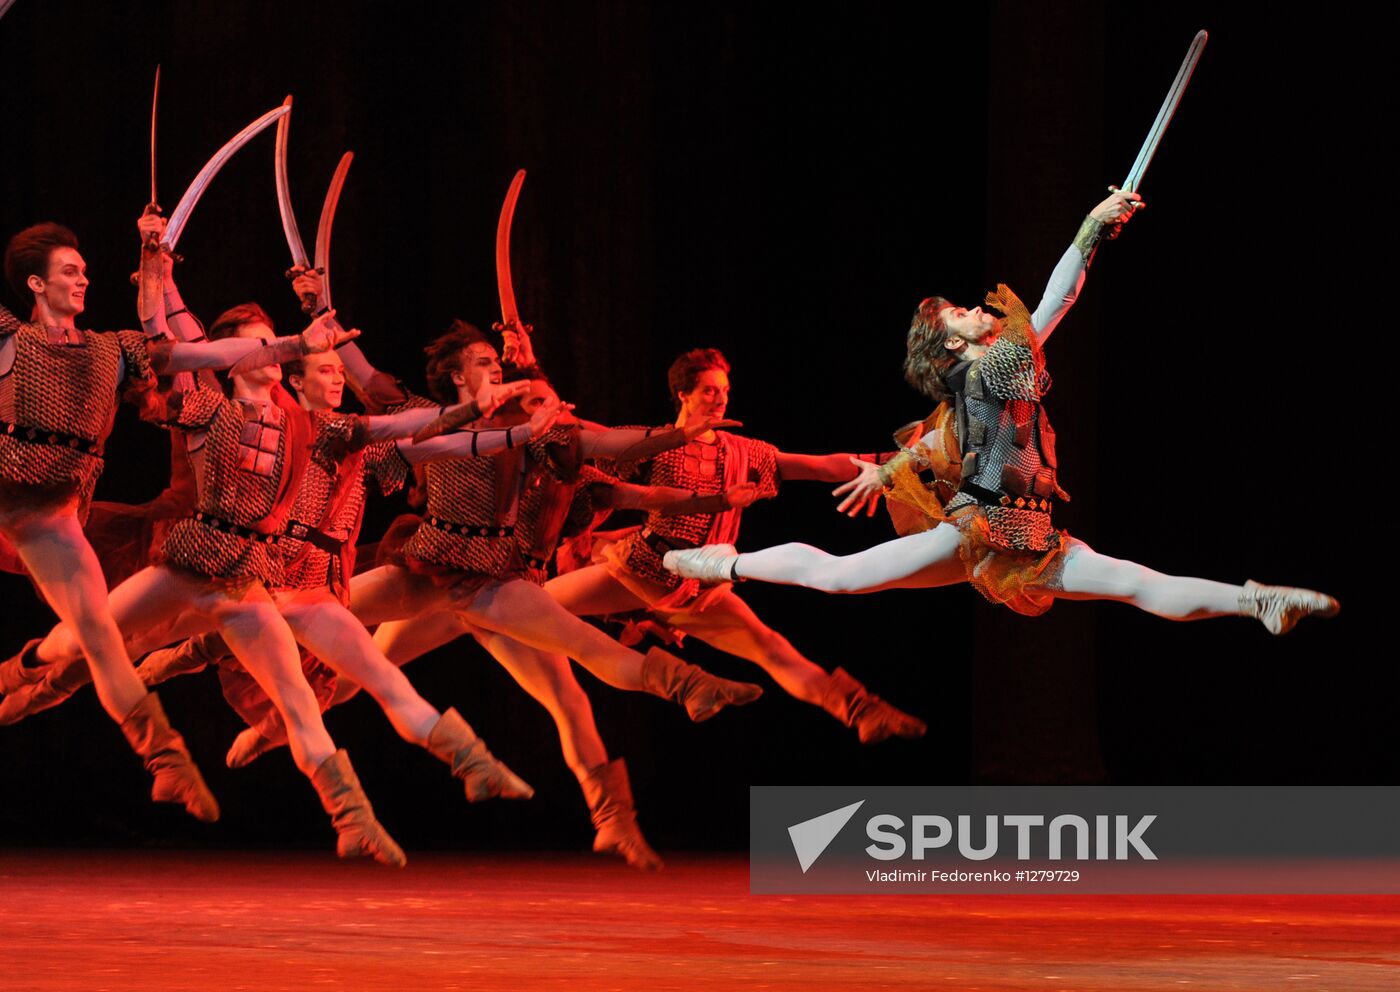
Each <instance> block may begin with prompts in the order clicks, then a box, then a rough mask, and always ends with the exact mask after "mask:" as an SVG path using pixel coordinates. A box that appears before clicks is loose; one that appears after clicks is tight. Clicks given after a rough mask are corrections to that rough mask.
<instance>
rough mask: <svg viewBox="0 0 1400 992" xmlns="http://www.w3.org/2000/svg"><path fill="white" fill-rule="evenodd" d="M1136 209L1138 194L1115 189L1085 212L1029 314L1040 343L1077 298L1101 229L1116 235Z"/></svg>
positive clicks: (1140, 202)
mask: <svg viewBox="0 0 1400 992" xmlns="http://www.w3.org/2000/svg"><path fill="white" fill-rule="evenodd" d="M1140 206H1142V197H1140V196H1138V194H1136V193H1125V192H1123V191H1122V190H1117V191H1115V192H1113V193H1112V194H1110V195H1109V197H1108V198H1107V199H1106V200H1104V201H1103V202H1102V203H1100V204H1099V205H1098V206H1096V207H1094V209H1093V210H1091V211H1089V215H1088V216H1087V217H1085V218H1084V223H1083V224H1081V225H1080V226H1079V231H1078V233H1077V234H1075V236H1074V241H1073V243H1071V244H1070V246H1069V247H1068V248H1066V249H1065V253H1064V254H1063V255H1061V256H1060V261H1059V262H1058V263H1056V265H1055V268H1054V270H1053V271H1052V272H1051V273H1050V281H1049V282H1048V283H1047V284H1046V286H1045V293H1044V295H1042V296H1041V298H1040V305H1039V306H1038V307H1036V308H1035V313H1033V314H1031V326H1032V327H1034V328H1035V333H1036V337H1037V338H1039V339H1040V343H1041V344H1044V343H1045V342H1046V340H1047V339H1048V338H1049V337H1050V334H1051V332H1053V331H1054V330H1055V328H1056V327H1057V326H1058V325H1059V323H1060V321H1061V320H1062V319H1064V316H1065V314H1067V313H1069V308H1070V307H1072V306H1074V301H1075V300H1076V299H1078V298H1079V290H1080V288H1081V287H1082V286H1083V285H1084V275H1085V273H1086V272H1087V271H1088V268H1089V259H1090V258H1092V257H1093V251H1094V246H1095V245H1097V244H1098V242H1099V239H1100V238H1101V237H1102V236H1103V232H1104V230H1105V229H1111V230H1113V231H1114V232H1116V231H1117V230H1118V229H1120V228H1121V227H1122V226H1123V225H1124V224H1126V223H1127V222H1128V221H1129V220H1130V219H1131V218H1132V216H1133V213H1134V211H1136V210H1137V209H1138V208H1139V207H1140Z"/></svg>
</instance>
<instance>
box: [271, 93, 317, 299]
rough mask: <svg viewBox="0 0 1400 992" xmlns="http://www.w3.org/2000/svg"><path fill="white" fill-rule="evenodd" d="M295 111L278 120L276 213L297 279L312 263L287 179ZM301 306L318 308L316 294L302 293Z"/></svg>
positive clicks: (291, 271) (291, 273) (291, 274)
mask: <svg viewBox="0 0 1400 992" xmlns="http://www.w3.org/2000/svg"><path fill="white" fill-rule="evenodd" d="M291 105H292V97H291V94H290V93H289V94H287V99H285V100H283V101H282V106H284V107H291ZM291 124H292V115H291V114H288V115H287V116H286V117H283V118H282V119H281V120H279V121H278V122H277V144H276V148H275V150H274V153H273V163H272V164H273V173H274V178H275V180H276V183H277V213H278V214H279V215H280V216H281V218H282V234H283V235H284V236H285V237H286V239H287V247H288V248H289V249H290V250H291V253H292V267H291V268H290V269H288V270H287V278H288V279H295V278H296V277H297V275H298V273H299V272H304V271H305V270H306V269H308V268H310V267H311V263H310V262H309V261H307V258H306V248H305V247H304V246H303V245H302V243H301V232H300V231H299V230H297V216H296V213H295V212H294V211H293V210H292V187H291V183H290V182H289V181H288V179H287V133H288V132H289V131H290V130H291ZM301 308H302V310H304V311H305V312H306V313H312V312H313V311H315V309H316V297H315V296H313V295H312V294H310V293H303V294H302V297H301Z"/></svg>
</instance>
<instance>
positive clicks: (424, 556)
mask: <svg viewBox="0 0 1400 992" xmlns="http://www.w3.org/2000/svg"><path fill="white" fill-rule="evenodd" d="M578 430H579V429H578V425H576V424H559V425H556V426H554V427H552V428H551V429H550V430H548V431H547V432H545V433H544V434H542V435H540V436H539V437H535V438H532V439H531V440H530V441H529V442H527V443H526V444H525V445H524V446H522V447H517V448H513V449H507V450H506V451H503V452H501V453H499V454H495V455H488V456H484V457H480V458H454V459H447V460H442V461H430V462H428V463H427V465H426V466H425V470H426V474H427V477H428V506H427V512H426V514H425V516H424V520H423V522H422V523H421V524H420V525H419V527H418V529H417V530H416V531H415V532H414V533H413V536H412V537H410V538H409V539H408V541H407V542H406V543H405V544H404V547H403V553H404V555H405V556H407V557H409V558H413V559H417V560H418V561H420V562H423V563H425V564H428V565H435V566H440V567H445V568H450V569H453V570H456V571H459V572H467V573H470V574H473V575H481V576H489V577H492V578H500V577H505V576H522V575H529V576H530V577H531V578H534V579H539V578H541V577H542V575H541V574H532V573H536V572H538V570H537V569H532V568H531V566H530V564H529V558H530V555H529V553H528V550H522V547H521V544H520V539H521V538H523V539H524V540H525V541H526V546H527V549H528V546H529V544H530V543H532V538H533V536H534V535H533V534H532V533H531V528H532V527H535V526H537V524H536V521H537V520H538V518H539V514H540V513H541V512H542V511H543V509H544V507H545V504H544V502H543V501H542V499H548V498H549V496H548V495H547V491H549V490H552V489H553V488H554V484H555V483H557V482H558V481H560V479H561V477H562V475H566V474H569V473H570V471H572V472H573V473H575V474H576V473H577V466H576V465H575V466H573V467H572V469H570V468H569V466H568V465H566V464H561V461H560V454H561V453H566V452H573V453H574V454H575V455H576V454H577V451H578ZM564 481H568V480H564ZM532 490H533V491H532ZM564 499H565V500H567V499H568V496H565V497H564ZM517 524H518V525H519V527H520V537H519V538H518V537H517V535H516V527H517Z"/></svg>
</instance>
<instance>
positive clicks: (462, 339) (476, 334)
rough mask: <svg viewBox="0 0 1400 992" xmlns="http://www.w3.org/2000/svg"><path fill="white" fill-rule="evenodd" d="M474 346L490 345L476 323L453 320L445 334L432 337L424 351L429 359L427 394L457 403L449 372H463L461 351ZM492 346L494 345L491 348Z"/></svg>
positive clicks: (446, 401) (455, 389) (442, 400)
mask: <svg viewBox="0 0 1400 992" xmlns="http://www.w3.org/2000/svg"><path fill="white" fill-rule="evenodd" d="M474 344H486V345H489V344H491V339H490V338H488V337H487V336H486V335H485V334H483V333H481V329H480V328H478V327H477V326H476V325H475V324H468V323H467V322H466V321H465V320H454V321H453V322H452V324H451V325H450V326H449V327H448V328H447V332H446V333H445V334H441V335H439V336H438V337H436V338H434V339H433V341H432V343H431V344H429V345H428V346H427V347H426V348H424V349H423V351H424V353H425V354H426V355H427V356H428V392H430V393H432V395H433V399H435V400H437V401H438V402H439V403H455V402H457V386H456V385H455V384H454V383H453V381H452V373H453V372H460V371H462V352H463V351H465V350H466V349H467V348H468V347H469V346H471V345H474ZM492 347H494V345H492Z"/></svg>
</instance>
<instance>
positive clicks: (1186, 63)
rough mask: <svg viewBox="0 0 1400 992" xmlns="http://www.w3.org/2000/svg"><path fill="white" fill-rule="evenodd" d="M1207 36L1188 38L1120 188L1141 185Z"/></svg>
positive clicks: (1126, 189) (1127, 190)
mask: <svg viewBox="0 0 1400 992" xmlns="http://www.w3.org/2000/svg"><path fill="white" fill-rule="evenodd" d="M1209 37H1210V36H1209V35H1208V34H1206V32H1204V31H1197V32H1196V37H1195V38H1193V39H1191V45H1190V47H1189V48H1187V49H1186V58H1184V59H1182V61H1181V68H1180V69H1178V70H1177V71H1176V79H1174V80H1172V86H1171V89H1169V90H1168V91H1167V98H1166V99H1165V100H1163V101H1162V109H1161V110H1159V111H1157V119H1156V120H1154V121H1153V122H1152V129H1151V130H1150V131H1148V132H1147V140H1146V141H1144V142H1143V143H1142V148H1141V149H1140V150H1139V151H1138V155H1137V159H1136V160H1135V161H1134V162H1133V167H1132V168H1131V169H1129V170H1128V178H1127V179H1125V180H1123V186H1122V189H1123V190H1125V191H1126V192H1129V193H1133V192H1136V191H1137V188H1138V186H1139V185H1140V184H1141V183H1142V175H1143V173H1144V172H1146V171H1147V167H1148V166H1149V165H1150V164H1152V156H1153V155H1154V154H1156V152H1157V146H1158V145H1159V144H1161V141H1162V135H1163V134H1165V133H1166V130H1167V125H1168V124H1170V123H1171V119H1172V115H1173V114H1175V113H1176V108H1177V104H1179V103H1181V95H1182V94H1183V93H1185V92H1186V84H1187V83H1189V82H1191V74H1192V73H1193V72H1195V71H1196V63H1197V62H1199V61H1200V60H1201V52H1202V51H1203V50H1204V49H1205V47H1206V39H1207V38H1209Z"/></svg>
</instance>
